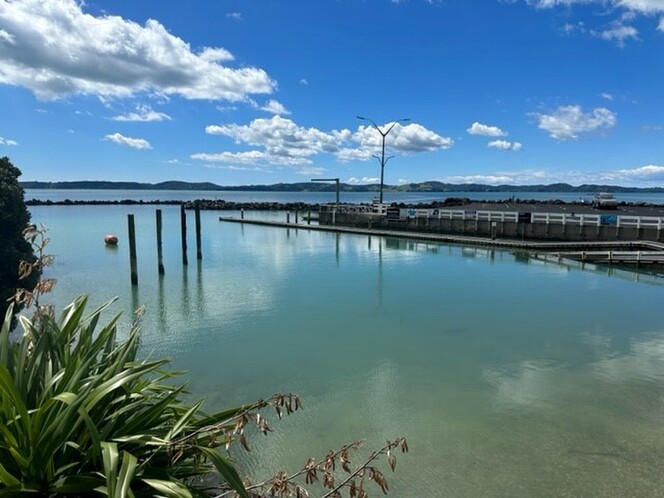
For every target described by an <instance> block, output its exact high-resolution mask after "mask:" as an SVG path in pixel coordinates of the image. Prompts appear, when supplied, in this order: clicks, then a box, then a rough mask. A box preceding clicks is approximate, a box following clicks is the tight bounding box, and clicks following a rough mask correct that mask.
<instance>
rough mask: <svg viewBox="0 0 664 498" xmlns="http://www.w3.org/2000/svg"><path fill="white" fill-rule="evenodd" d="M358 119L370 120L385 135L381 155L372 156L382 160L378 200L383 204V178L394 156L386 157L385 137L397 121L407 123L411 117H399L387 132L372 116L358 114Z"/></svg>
mask: <svg viewBox="0 0 664 498" xmlns="http://www.w3.org/2000/svg"><path fill="white" fill-rule="evenodd" d="M357 119H362V120H364V121H370V122H371V124H372V125H373V127H374V128H376V129H377V130H378V133H380V136H381V137H383V151H382V153H381V155H380V157H378V156H372V157H375V158H376V159H378V160H379V161H380V197H379V198H378V202H380V203H381V204H382V203H383V178H384V174H385V164H387V161H389V160H390V159H392V158H393V157H394V156H390V157H388V158H387V159H385V137H386V136H387V135H388V134H389V133H390V132H391V131H392V128H394V126H395V125H396V124H397V123H406V122H408V121H410V118H402V119H397V120H396V121H395V122H394V123H392V126H390V127H389V128H388V129H387V131H386V132H383V130H381V129H380V128H379V127H378V125H377V124H376V123H375V122H374V120H373V119H371V118H365V117H362V116H357Z"/></svg>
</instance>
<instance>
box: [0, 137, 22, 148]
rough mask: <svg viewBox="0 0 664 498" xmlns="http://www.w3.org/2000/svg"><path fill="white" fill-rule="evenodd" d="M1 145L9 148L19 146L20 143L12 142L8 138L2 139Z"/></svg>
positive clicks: (0, 140) (0, 139)
mask: <svg viewBox="0 0 664 498" xmlns="http://www.w3.org/2000/svg"><path fill="white" fill-rule="evenodd" d="M0 145H6V146H7V147H12V146H14V145H18V142H16V141H15V140H10V139H8V138H4V137H0Z"/></svg>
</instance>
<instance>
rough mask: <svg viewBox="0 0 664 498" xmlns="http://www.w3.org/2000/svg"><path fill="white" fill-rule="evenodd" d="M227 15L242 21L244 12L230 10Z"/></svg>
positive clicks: (229, 17)
mask: <svg viewBox="0 0 664 498" xmlns="http://www.w3.org/2000/svg"><path fill="white" fill-rule="evenodd" d="M226 17H227V18H228V19H234V20H236V21H241V20H242V13H241V12H229V13H228V14H226Z"/></svg>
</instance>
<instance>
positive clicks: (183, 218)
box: [180, 203, 189, 265]
mask: <svg viewBox="0 0 664 498" xmlns="http://www.w3.org/2000/svg"><path fill="white" fill-rule="evenodd" d="M180 228H181V232H182V264H183V265H187V264H189V261H188V260H187V214H186V213H185V212H184V203H182V204H180Z"/></svg>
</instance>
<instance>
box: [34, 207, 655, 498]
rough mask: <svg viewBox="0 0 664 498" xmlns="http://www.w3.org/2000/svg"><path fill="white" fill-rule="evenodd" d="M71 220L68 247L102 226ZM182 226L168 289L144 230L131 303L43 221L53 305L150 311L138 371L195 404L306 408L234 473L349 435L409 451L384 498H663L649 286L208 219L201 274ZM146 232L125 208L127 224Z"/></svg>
mask: <svg viewBox="0 0 664 498" xmlns="http://www.w3.org/2000/svg"><path fill="white" fill-rule="evenodd" d="M72 209H73V210H74V211H71V213H79V216H80V218H79V219H77V220H76V221H77V222H76V226H77V230H78V231H80V232H82V233H84V232H85V230H86V227H90V226H97V225H103V224H102V223H101V222H100V219H99V217H98V216H90V215H89V213H90V211H87V210H85V208H81V209H79V208H72ZM109 212H115V211H113V210H108V209H105V210H104V213H105V214H104V216H108V213H109ZM146 213H147V214H146ZM122 214H123V215H124V213H122ZM178 214H179V213H178V211H177V210H164V218H165V219H164V230H165V233H164V240H165V246H164V250H165V251H164V258H165V264H166V268H167V273H166V275H164V276H159V275H158V274H157V268H156V265H155V264H154V254H155V252H156V251H155V250H154V241H153V238H154V233H153V232H151V233H149V234H148V235H145V233H146V232H145V230H142V231H139V232H138V234H139V240H138V244H139V259H140V260H139V270H140V272H141V274H140V275H139V286H138V288H136V289H132V288H131V287H130V286H129V275H128V268H127V266H128V265H127V255H126V252H123V251H124V248H123V247H122V246H121V247H120V248H119V249H118V251H117V252H116V253H113V254H108V253H107V251H105V250H104V249H103V248H101V246H99V241H98V240H94V241H88V240H83V241H81V242H79V243H78V244H77V245H76V246H74V245H72V244H70V245H69V246H68V245H67V242H66V241H68V240H70V239H71V240H75V237H74V236H71V235H70V234H69V232H68V229H69V227H70V226H71V225H73V223H72V222H71V220H65V221H64V222H63V221H62V220H61V221H60V225H58V224H57V223H50V225H51V226H52V227H53V228H52V233H51V235H52V238H53V240H54V247H55V249H56V250H55V252H56V255H57V256H58V260H57V261H58V266H57V267H56V270H57V272H58V273H57V275H54V276H55V277H56V278H58V279H59V285H60V284H62V286H61V287H59V288H57V289H58V290H57V292H60V293H63V294H62V295H61V294H57V295H55V296H54V297H55V298H56V299H63V300H64V299H66V298H67V293H70V292H73V291H72V289H73V290H74V291H76V292H78V291H79V290H80V289H88V290H91V291H92V292H98V293H103V294H106V293H113V294H118V295H120V296H122V298H123V305H126V304H125V303H131V304H132V306H134V307H135V306H137V305H138V304H143V303H142V302H141V301H142V300H144V301H145V304H147V305H148V312H147V315H146V316H145V319H144V335H143V338H142V343H141V346H142V348H143V350H144V352H145V354H151V355H153V356H158V357H170V358H172V359H173V361H174V367H175V368H177V369H184V370H187V371H188V372H189V374H188V375H187V377H186V379H185V380H187V381H191V383H192V384H191V391H192V392H193V393H194V394H195V395H196V396H205V397H206V398H207V404H206V406H207V407H210V408H217V407H230V406H235V405H237V404H240V403H243V402H248V401H252V400H255V399H258V398H265V397H266V396H269V395H270V394H272V393H274V392H278V391H293V392H297V393H298V394H300V395H301V396H302V397H303V400H304V406H305V410H304V411H303V412H301V413H298V414H296V415H294V416H292V417H287V419H286V420H284V421H282V422H280V423H277V422H276V420H271V422H273V424H271V425H272V428H273V430H274V433H273V434H271V435H270V437H268V438H262V437H260V438H255V439H254V440H253V441H252V442H253V444H255V447H256V448H257V449H256V451H254V452H252V453H251V454H248V455H245V457H243V458H244V459H246V460H243V464H246V467H245V469H249V470H258V471H259V473H260V472H271V471H273V470H276V469H277V468H280V467H286V468H289V469H293V470H295V469H297V468H299V467H300V466H301V465H302V464H303V463H304V461H305V460H306V458H307V457H309V456H313V455H317V456H320V455H324V454H325V452H327V450H329V449H330V448H332V447H335V446H338V445H339V444H342V443H344V442H347V441H349V440H353V439H355V438H363V439H367V441H368V445H369V446H371V447H373V446H376V445H380V444H381V443H382V442H383V441H384V439H385V438H393V437H395V436H399V435H406V436H407V437H408V438H409V442H410V445H411V454H410V455H408V456H405V457H403V458H401V459H400V461H399V467H398V471H397V472H396V474H395V475H394V476H393V478H392V479H391V480H390V488H391V492H392V495H394V496H405V497H408V496H432V497H435V496H440V495H441V490H444V491H445V493H446V494H447V495H449V496H461V497H463V496H467V497H476V496H482V497H485V496H487V497H493V496H523V497H531V496H655V495H658V494H661V490H662V489H664V488H663V487H662V486H663V483H662V479H661V461H662V459H664V450H663V449H662V448H664V428H663V427H664V426H662V424H661V414H662V413H663V412H664V406H663V401H664V387H662V386H664V378H663V376H664V374H663V372H664V330H662V321H661V314H660V313H659V311H658V310H659V308H660V307H661V299H662V295H661V292H660V291H659V289H660V287H657V286H652V285H643V282H642V281H638V282H637V281H635V279H634V278H631V279H623V278H614V277H615V276H616V274H612V275H610V277H611V278H609V275H607V274H606V272H604V273H601V272H595V271H592V270H590V271H589V268H588V267H586V268H585V269H584V271H580V269H574V268H567V267H565V266H560V265H557V264H552V263H548V262H540V261H535V260H530V261H528V264H516V263H517V261H524V262H525V260H524V259H520V257H519V256H518V255H514V254H511V253H510V252H507V251H501V250H492V249H487V248H480V247H477V248H474V247H462V246H454V245H438V244H433V243H423V242H417V241H404V240H402V239H397V238H394V237H389V238H380V237H366V239H365V236H353V235H341V234H329V233H322V232H313V231H309V230H307V229H306V228H304V227H300V228H298V229H289V231H286V230H283V229H275V228H267V227H257V226H249V225H247V226H244V225H242V224H230V223H220V222H219V221H218V213H202V214H203V219H202V222H203V237H204V242H205V259H204V260H203V261H201V262H199V263H197V265H196V267H195V268H194V267H193V266H192V267H183V266H182V263H181V254H180V244H179V242H180V240H179V237H178V235H179V223H178V222H179V218H178ZM248 215H249V213H247V216H248ZM153 217H154V215H153V209H150V210H149V211H148V210H145V211H140V210H137V221H138V222H139V223H142V222H143V221H144V220H146V219H148V218H149V219H150V220H151V219H152V218H153ZM35 218H36V219H39V220H40V221H41V220H42V219H43V218H42V217H40V216H36V217H35ZM45 221H48V220H45ZM56 221H57V220H56ZM122 223H124V219H123V220H122ZM141 226H142V225H141ZM150 226H152V225H150ZM294 230H295V232H294ZM62 234H65V235H62ZM63 240H64V241H65V242H62V241H63ZM169 241H170V243H169ZM58 244H59V245H58ZM79 246H81V247H83V248H84V252H83V253H82V252H81V250H80V249H81V247H79ZM81 254H86V255H87V256H88V257H89V260H90V261H88V259H86V258H82V257H81ZM79 260H80V261H79ZM116 260H117V261H116ZM120 260H121V261H120ZM81 268H82V269H81ZM99 282H103V283H102V284H100V283H99ZM155 309H156V310H155ZM273 418H274V417H273Z"/></svg>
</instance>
